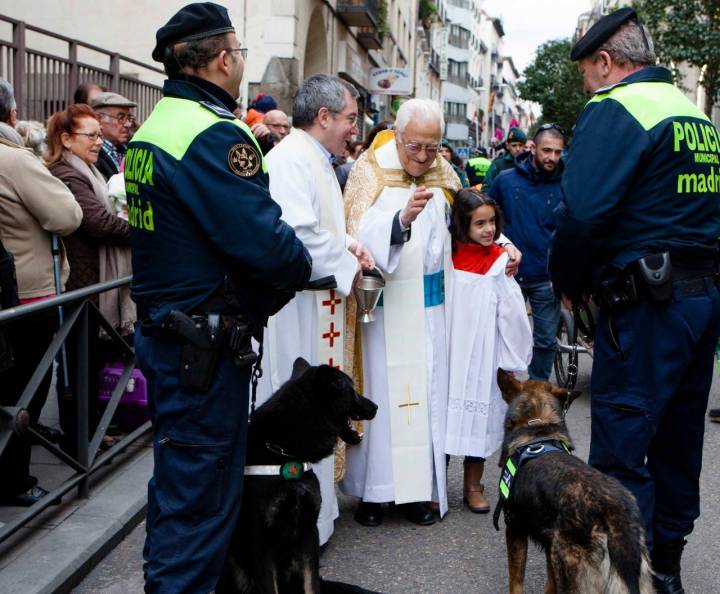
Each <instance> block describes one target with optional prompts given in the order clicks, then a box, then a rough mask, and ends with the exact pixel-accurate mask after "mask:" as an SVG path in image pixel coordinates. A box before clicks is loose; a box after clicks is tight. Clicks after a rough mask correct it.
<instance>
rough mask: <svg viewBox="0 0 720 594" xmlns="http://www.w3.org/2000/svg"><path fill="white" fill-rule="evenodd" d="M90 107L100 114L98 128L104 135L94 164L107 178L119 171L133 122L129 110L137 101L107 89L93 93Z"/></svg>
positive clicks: (132, 116) (135, 105) (133, 119)
mask: <svg viewBox="0 0 720 594" xmlns="http://www.w3.org/2000/svg"><path fill="white" fill-rule="evenodd" d="M90 107H92V108H93V109H94V110H95V111H96V112H97V113H98V114H99V115H100V128H101V129H102V134H103V137H104V138H103V143H102V146H101V147H100V154H99V155H98V159H97V163H96V164H95V166H96V167H97V168H98V171H100V173H102V174H103V177H104V178H105V179H106V180H108V179H110V178H111V177H112V176H113V175H115V174H116V173H119V172H120V164H121V163H122V160H123V158H124V157H125V152H126V151H127V143H128V142H129V141H130V137H131V134H132V130H133V125H134V124H135V116H134V115H133V114H132V113H131V110H132V109H133V108H135V107H137V103H135V102H134V101H130V99H127V98H125V97H123V96H122V95H119V94H117V93H111V92H109V91H108V92H105V93H98V94H97V95H95V97H93V99H92V100H91V103H90Z"/></svg>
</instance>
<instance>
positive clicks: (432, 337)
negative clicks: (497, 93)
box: [341, 99, 520, 526]
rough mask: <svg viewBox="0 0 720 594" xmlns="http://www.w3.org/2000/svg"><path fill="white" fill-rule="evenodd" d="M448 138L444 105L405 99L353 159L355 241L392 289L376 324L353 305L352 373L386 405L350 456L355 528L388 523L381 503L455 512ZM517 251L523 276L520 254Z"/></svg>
mask: <svg viewBox="0 0 720 594" xmlns="http://www.w3.org/2000/svg"><path fill="white" fill-rule="evenodd" d="M443 129H444V122H443V116H442V112H441V110H440V107H439V106H438V104H437V102H435V101H431V100H428V99H411V100H409V101H407V102H406V103H404V104H403V105H402V106H401V107H400V109H399V110H398V113H397V119H396V121H395V127H394V129H393V130H385V131H382V132H380V133H378V134H377V136H376V137H375V140H374V141H373V144H372V145H371V146H370V148H369V149H368V150H367V151H365V152H364V153H363V154H362V155H361V156H360V158H359V159H358V160H357V161H356V162H355V164H354V166H353V168H352V171H351V172H350V176H349V178H348V182H347V185H346V187H345V212H346V217H347V228H348V233H349V234H350V235H352V236H355V237H357V238H358V240H359V241H361V242H362V243H363V244H364V245H366V246H367V247H368V249H369V250H370V252H371V254H372V255H373V258H374V259H375V263H376V265H377V267H378V268H379V269H380V270H381V271H382V273H383V274H384V276H385V281H386V285H385V289H384V291H383V295H382V303H381V305H379V306H378V307H377V308H376V310H375V313H374V317H375V320H374V321H372V322H369V323H366V324H362V327H360V326H361V325H360V324H354V320H355V311H354V307H353V304H354V302H351V304H350V307H348V315H347V328H346V361H345V362H346V367H348V363H349V362H352V363H353V364H354V365H353V369H352V371H353V374H354V375H355V378H356V380H358V379H362V385H363V390H364V393H365V395H366V397H368V398H371V399H372V400H374V402H375V403H376V404H377V405H378V412H377V416H376V418H375V419H374V420H373V421H372V422H371V423H368V426H367V427H364V431H365V437H364V439H363V441H362V443H361V444H360V445H359V446H354V447H352V448H348V452H347V456H346V460H347V473H346V475H345V478H344V479H343V481H342V483H341V487H342V489H343V491H344V492H345V493H346V494H348V495H353V496H355V497H359V498H361V502H360V505H359V506H358V509H357V511H356V513H355V519H356V520H357V521H358V522H359V523H361V524H363V525H366V526H377V525H378V524H380V523H381V522H382V519H383V508H382V504H383V503H387V502H392V501H394V502H395V503H396V504H403V506H404V507H403V509H404V512H405V516H406V518H407V519H408V520H409V521H410V522H413V523H415V524H419V525H429V524H432V523H434V522H435V516H434V511H435V510H437V511H439V513H440V515H441V516H442V515H444V514H445V513H446V512H447V492H446V491H447V488H446V476H445V448H444V445H445V417H446V412H447V401H448V388H447V385H448V378H447V356H446V325H445V306H444V296H445V278H446V276H447V275H446V272H447V271H448V270H449V266H450V261H451V244H450V233H449V231H448V221H449V217H450V208H451V204H452V200H453V197H454V194H455V193H456V192H457V191H458V190H459V189H460V187H461V185H460V180H459V179H458V177H457V175H456V174H455V172H454V171H453V169H452V166H451V165H450V163H448V162H447V161H446V160H445V159H443V158H442V157H440V156H439V154H438V151H439V149H440V140H441V135H442V130H443ZM508 247H509V250H508V251H509V252H511V253H510V255H511V256H512V257H513V258H514V262H513V267H516V265H517V263H518V262H519V258H520V254H519V253H517V251H516V250H514V248H513V247H512V246H508ZM511 272H512V271H511ZM360 331H362V336H361V337H360V340H358V341H357V342H356V340H355V338H356V333H357V332H360ZM355 344H361V345H362V348H361V349H360V350H361V352H354V351H353V350H352V349H353V346H354V345H355ZM429 502H434V503H435V505H428V504H429Z"/></svg>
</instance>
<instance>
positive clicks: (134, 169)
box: [125, 148, 155, 231]
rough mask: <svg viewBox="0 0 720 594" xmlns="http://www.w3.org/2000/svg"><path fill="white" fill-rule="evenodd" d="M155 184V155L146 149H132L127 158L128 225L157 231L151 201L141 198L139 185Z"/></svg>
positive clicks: (129, 150)
mask: <svg viewBox="0 0 720 594" xmlns="http://www.w3.org/2000/svg"><path fill="white" fill-rule="evenodd" d="M139 183H140V184H146V185H149V186H153V185H155V184H154V183H153V154H152V152H151V151H149V150H146V149H144V148H130V149H128V151H127V155H126V156H125V193H126V195H127V201H128V223H130V225H131V226H132V227H137V228H138V229H143V230H144V231H155V221H154V219H153V209H152V203H151V202H150V200H145V202H144V204H143V200H142V199H141V198H140V196H139V190H138V184H139Z"/></svg>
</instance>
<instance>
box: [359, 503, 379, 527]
mask: <svg viewBox="0 0 720 594" xmlns="http://www.w3.org/2000/svg"><path fill="white" fill-rule="evenodd" d="M355 521H356V522H358V523H359V524H362V525H363V526H379V525H380V524H382V521H383V510H382V504H381V503H368V502H367V501H361V502H360V504H359V505H358V507H357V509H356V510H355Z"/></svg>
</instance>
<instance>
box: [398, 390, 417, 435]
mask: <svg viewBox="0 0 720 594" xmlns="http://www.w3.org/2000/svg"><path fill="white" fill-rule="evenodd" d="M406 387H407V402H404V403H403V404H398V408H407V413H408V425H411V424H412V407H413V406H420V403H419V402H413V401H412V398H411V397H410V384H408V385H407V386H406Z"/></svg>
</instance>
